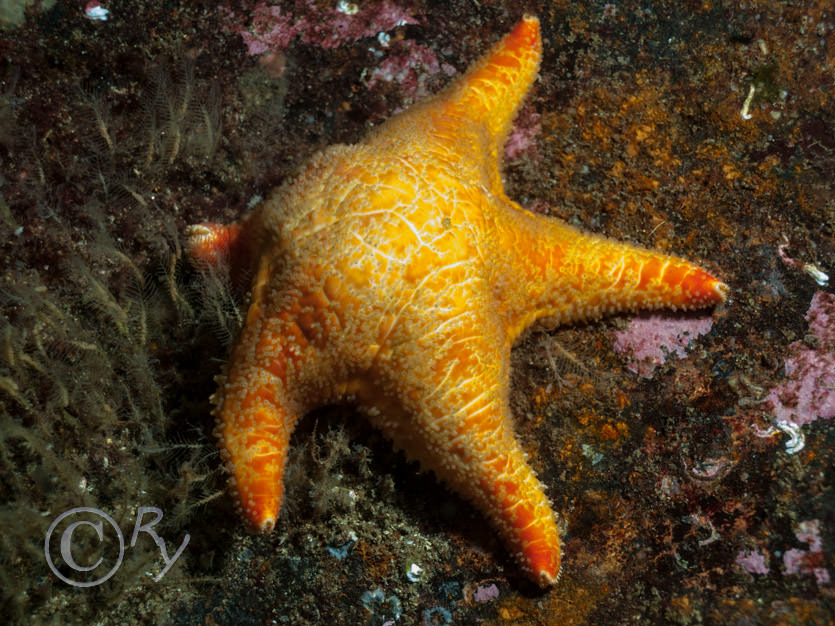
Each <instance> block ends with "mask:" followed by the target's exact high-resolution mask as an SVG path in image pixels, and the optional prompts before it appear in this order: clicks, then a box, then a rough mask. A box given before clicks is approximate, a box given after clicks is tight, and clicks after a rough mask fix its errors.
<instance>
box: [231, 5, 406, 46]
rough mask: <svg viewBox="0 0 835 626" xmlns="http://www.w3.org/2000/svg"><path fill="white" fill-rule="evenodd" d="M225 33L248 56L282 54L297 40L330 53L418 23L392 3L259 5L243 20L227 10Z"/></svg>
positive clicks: (242, 17)
mask: <svg viewBox="0 0 835 626" xmlns="http://www.w3.org/2000/svg"><path fill="white" fill-rule="evenodd" d="M221 11H224V12H225V13H226V17H227V19H226V24H227V26H226V29H227V31H228V32H233V33H238V34H240V35H241V37H242V39H243V40H244V43H245V44H246V47H247V50H248V51H249V54H251V55H262V54H265V53H267V52H281V51H282V50H284V49H285V48H286V47H287V46H289V45H290V44H291V43H292V42H293V40H294V39H296V38H297V37H298V38H299V39H300V40H301V41H302V42H304V43H306V44H309V45H313V46H319V47H321V48H325V49H329V48H336V47H337V46H340V45H342V44H343V43H346V42H351V41H356V40H357V39H362V38H363V37H374V36H376V35H377V34H378V33H380V32H383V31H387V30H390V29H392V28H394V27H395V26H401V25H403V24H416V23H417V21H416V20H415V18H413V17H412V16H411V15H410V14H409V13H408V12H407V11H406V10H405V9H402V8H400V7H398V6H397V5H396V4H394V3H393V2H392V1H391V0H382V1H381V2H362V3H351V2H333V3H328V5H327V8H322V3H317V2H315V1H313V0H296V2H294V3H289V2H285V3H283V5H282V6H281V7H279V6H273V5H270V4H267V3H266V2H259V3H258V4H257V5H255V8H254V9H253V10H252V12H251V13H249V14H247V15H246V16H240V15H237V14H236V13H235V12H234V11H232V10H231V9H229V8H228V7H221Z"/></svg>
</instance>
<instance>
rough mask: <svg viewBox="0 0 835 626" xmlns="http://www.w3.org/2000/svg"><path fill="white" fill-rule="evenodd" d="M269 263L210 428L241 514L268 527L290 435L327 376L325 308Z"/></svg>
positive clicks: (254, 523)
mask: <svg viewBox="0 0 835 626" xmlns="http://www.w3.org/2000/svg"><path fill="white" fill-rule="evenodd" d="M275 270H276V267H275V264H274V263H270V262H269V261H268V262H263V263H262V264H261V267H260V268H259V271H258V273H257V274H256V277H255V280H254V281H253V287H252V296H251V303H250V305H249V308H248V310H247V316H246V320H245V322H244V326H243V328H242V329H241V332H240V334H239V336H238V338H237V341H236V344H235V348H234V350H233V353H232V355H231V359H230V366H229V370H228V372H227V374H226V376H225V377H222V379H221V384H220V386H219V387H218V392H217V393H216V394H215V397H214V398H213V401H214V403H215V405H216V409H215V413H214V414H215V418H216V429H215V434H216V436H217V437H218V438H219V440H220V447H221V450H222V452H223V456H224V458H225V460H226V463H227V467H228V469H229V471H230V473H231V475H232V478H231V481H230V482H231V483H232V485H233V487H234V489H235V490H236V491H237V495H238V502H239V504H240V507H241V509H242V513H243V514H244V517H245V518H246V519H247V521H248V522H249V523H250V525H251V526H253V527H254V528H256V529H257V530H260V531H262V532H269V531H270V530H272V529H273V528H274V527H275V523H276V520H277V518H278V513H279V511H280V509H281V503H282V497H283V493H284V484H283V479H284V469H285V465H286V461H287V453H288V450H289V443H290V436H291V434H292V432H293V428H294V427H295V424H296V421H297V419H298V417H300V416H303V415H304V414H305V413H307V412H308V411H309V410H311V409H312V408H315V404H313V403H312V402H310V400H309V399H310V398H318V397H322V395H323V394H325V393H326V392H325V391H324V390H323V388H324V387H326V386H327V383H328V382H329V381H330V378H329V377H328V376H326V375H324V372H323V371H322V370H323V369H325V368H327V359H324V358H322V354H321V346H322V345H323V344H324V343H325V341H326V339H325V336H324V335H325V333H324V328H325V327H326V324H322V323H320V322H321V320H322V317H323V316H324V315H327V308H326V307H322V306H318V307H317V306H310V303H311V302H318V301H319V300H320V299H317V295H318V292H317V291H316V290H315V289H304V288H302V289H293V288H292V286H291V285H287V284H284V285H281V283H280V282H279V285H280V287H283V288H276V287H277V285H276V284H275V280H274V276H273V274H274V273H275ZM302 398H306V399H307V400H302Z"/></svg>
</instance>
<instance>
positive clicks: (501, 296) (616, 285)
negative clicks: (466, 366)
mask: <svg viewBox="0 0 835 626" xmlns="http://www.w3.org/2000/svg"><path fill="white" fill-rule="evenodd" d="M507 202H508V205H509V206H508V207H507V210H505V211H504V212H502V213H499V214H498V218H497V219H496V236H497V239H498V241H499V244H498V245H499V249H501V250H503V251H507V254H508V255H509V256H510V258H509V259H506V258H503V259H502V262H501V264H500V265H499V264H496V267H497V268H498V271H497V276H496V279H495V287H494V289H495V290H496V292H497V301H498V302H499V303H500V304H499V307H500V310H501V314H502V317H503V319H504V322H505V327H506V328H507V332H508V334H509V335H510V336H511V337H512V338H513V339H515V338H516V337H517V336H518V335H519V334H520V333H521V332H522V331H524V330H525V328H527V327H528V326H530V325H531V324H532V323H533V322H535V321H537V320H539V319H543V318H547V319H548V320H549V321H550V322H554V323H566V322H572V321H576V320H581V319H582V320H586V319H596V318H599V317H600V316H602V315H607V314H613V313H618V312H623V311H634V310H638V309H659V308H671V309H673V310H676V309H680V310H690V309H698V308H703V307H708V306H712V305H714V304H718V303H720V302H722V301H724V300H725V298H726V297H727V293H728V286H727V285H726V284H725V283H723V282H722V281H721V280H719V279H718V278H716V277H715V276H713V275H711V274H710V273H708V272H707V271H705V270H704V269H702V268H701V267H699V266H698V265H695V264H693V263H690V262H689V261H685V260H684V259H681V258H678V257H675V256H670V255H667V254H663V253H661V252H657V251H654V250H648V249H645V248H641V247H639V246H633V245H629V244H625V243H620V242H616V241H614V240H611V239H608V238H606V237H602V236H599V235H594V234H591V233H585V232H582V231H580V230H578V229H576V228H573V227H571V226H569V225H568V224H566V223H565V222H563V221H561V220H558V219H554V218H547V217H543V216H539V215H535V214H533V213H529V212H527V211H524V210H523V209H522V208H521V207H519V206H518V205H515V204H514V203H512V202H510V201H507Z"/></svg>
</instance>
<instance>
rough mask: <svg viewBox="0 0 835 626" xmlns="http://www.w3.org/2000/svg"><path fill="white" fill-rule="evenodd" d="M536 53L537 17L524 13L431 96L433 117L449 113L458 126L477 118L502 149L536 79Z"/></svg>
mask: <svg viewBox="0 0 835 626" xmlns="http://www.w3.org/2000/svg"><path fill="white" fill-rule="evenodd" d="M541 56H542V41H541V39H540V34H539V20H538V19H537V18H535V17H532V16H530V15H526V16H525V17H524V18H523V19H522V20H521V21H520V22H519V23H518V24H517V25H516V26H515V27H514V28H513V30H512V31H510V32H509V33H508V34H507V35H505V36H504V37H503V38H502V39H501V40H499V41H498V42H497V43H496V44H495V45H494V46H493V48H492V49H491V50H490V51H489V52H487V53H486V54H485V55H484V56H482V57H481V59H479V60H478V61H477V62H476V63H474V64H473V66H472V67H471V68H470V69H469V70H468V71H467V73H466V74H464V76H462V77H461V78H460V79H459V80H457V81H456V82H454V83H453V84H452V85H450V87H449V88H448V89H447V90H446V91H443V92H441V93H440V94H439V95H438V96H437V97H436V98H435V100H433V102H435V103H436V104H435V106H436V107H437V109H438V111H437V115H438V116H442V117H450V116H451V117H452V118H454V119H456V120H457V121H458V126H459V127H463V126H465V125H466V126H470V125H472V123H473V121H480V122H481V123H482V124H483V125H484V126H485V127H486V130H487V134H488V136H489V137H490V139H491V140H492V142H493V146H492V147H493V148H495V149H497V150H498V149H501V148H503V147H504V142H505V139H507V135H508V133H509V132H510V128H511V125H512V123H513V118H514V117H515V115H516V111H517V110H518V109H519V107H520V106H521V104H522V101H523V100H524V99H525V94H527V93H528V90H529V89H530V87H531V85H532V84H533V82H534V80H536V76H537V72H538V71H539V61H540V58H541Z"/></svg>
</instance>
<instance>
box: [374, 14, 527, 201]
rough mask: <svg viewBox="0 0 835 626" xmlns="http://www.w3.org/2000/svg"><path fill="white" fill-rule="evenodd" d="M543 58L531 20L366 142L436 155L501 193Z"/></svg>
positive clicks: (524, 20)
mask: <svg viewBox="0 0 835 626" xmlns="http://www.w3.org/2000/svg"><path fill="white" fill-rule="evenodd" d="M541 56H542V42H541V39H540V34H539V20H538V19H537V18H536V17H532V16H525V17H524V18H523V19H522V20H521V21H520V22H519V23H518V24H517V25H516V26H515V27H514V29H513V30H512V31H510V32H509V33H508V34H507V35H505V36H504V37H503V38H502V39H501V40H499V41H498V42H497V43H496V44H495V45H494V46H493V48H492V49H491V50H490V51H488V52H487V53H486V54H485V55H484V56H482V57H481V58H480V59H479V60H478V61H476V62H475V63H474V64H473V65H472V67H471V68H470V69H469V70H468V71H467V72H466V73H465V74H464V75H463V76H462V77H460V78H459V79H458V80H456V81H455V82H453V83H452V84H450V85H449V86H448V87H447V88H446V89H444V90H443V91H441V92H440V93H438V94H437V95H435V96H434V97H433V98H431V99H429V100H427V101H426V102H423V103H421V104H419V105H417V106H414V107H412V108H411V109H409V110H408V111H405V112H403V113H400V114H399V115H396V116H395V117H393V118H391V119H389V120H388V121H387V122H386V123H385V124H383V125H382V126H381V127H380V128H379V129H378V131H377V132H376V133H372V134H371V135H370V136H369V137H368V138H366V140H365V141H364V143H366V144H367V145H369V146H371V147H372V148H373V149H374V150H376V151H385V150H394V149H398V150H400V151H402V152H404V153H406V154H410V153H411V154H416V153H421V154H422V155H424V157H425V156H430V157H431V158H433V159H434V160H436V161H441V162H445V163H447V164H449V166H450V167H457V168H459V169H461V170H462V175H463V177H464V178H469V179H471V180H474V181H475V180H481V181H483V184H484V185H485V186H486V187H487V188H489V189H490V190H491V192H493V193H501V190H502V182H501V176H500V173H499V163H500V161H501V159H500V154H501V151H502V149H503V148H504V144H505V140H506V139H507V136H508V134H509V133H510V130H511V128H512V123H513V118H514V116H515V115H516V112H517V111H518V109H519V107H520V106H521V104H522V101H523V100H524V99H525V94H526V93H527V92H528V90H529V89H530V87H531V85H532V84H533V82H534V80H536V76H537V72H538V70H539V61H540V57H541Z"/></svg>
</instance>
